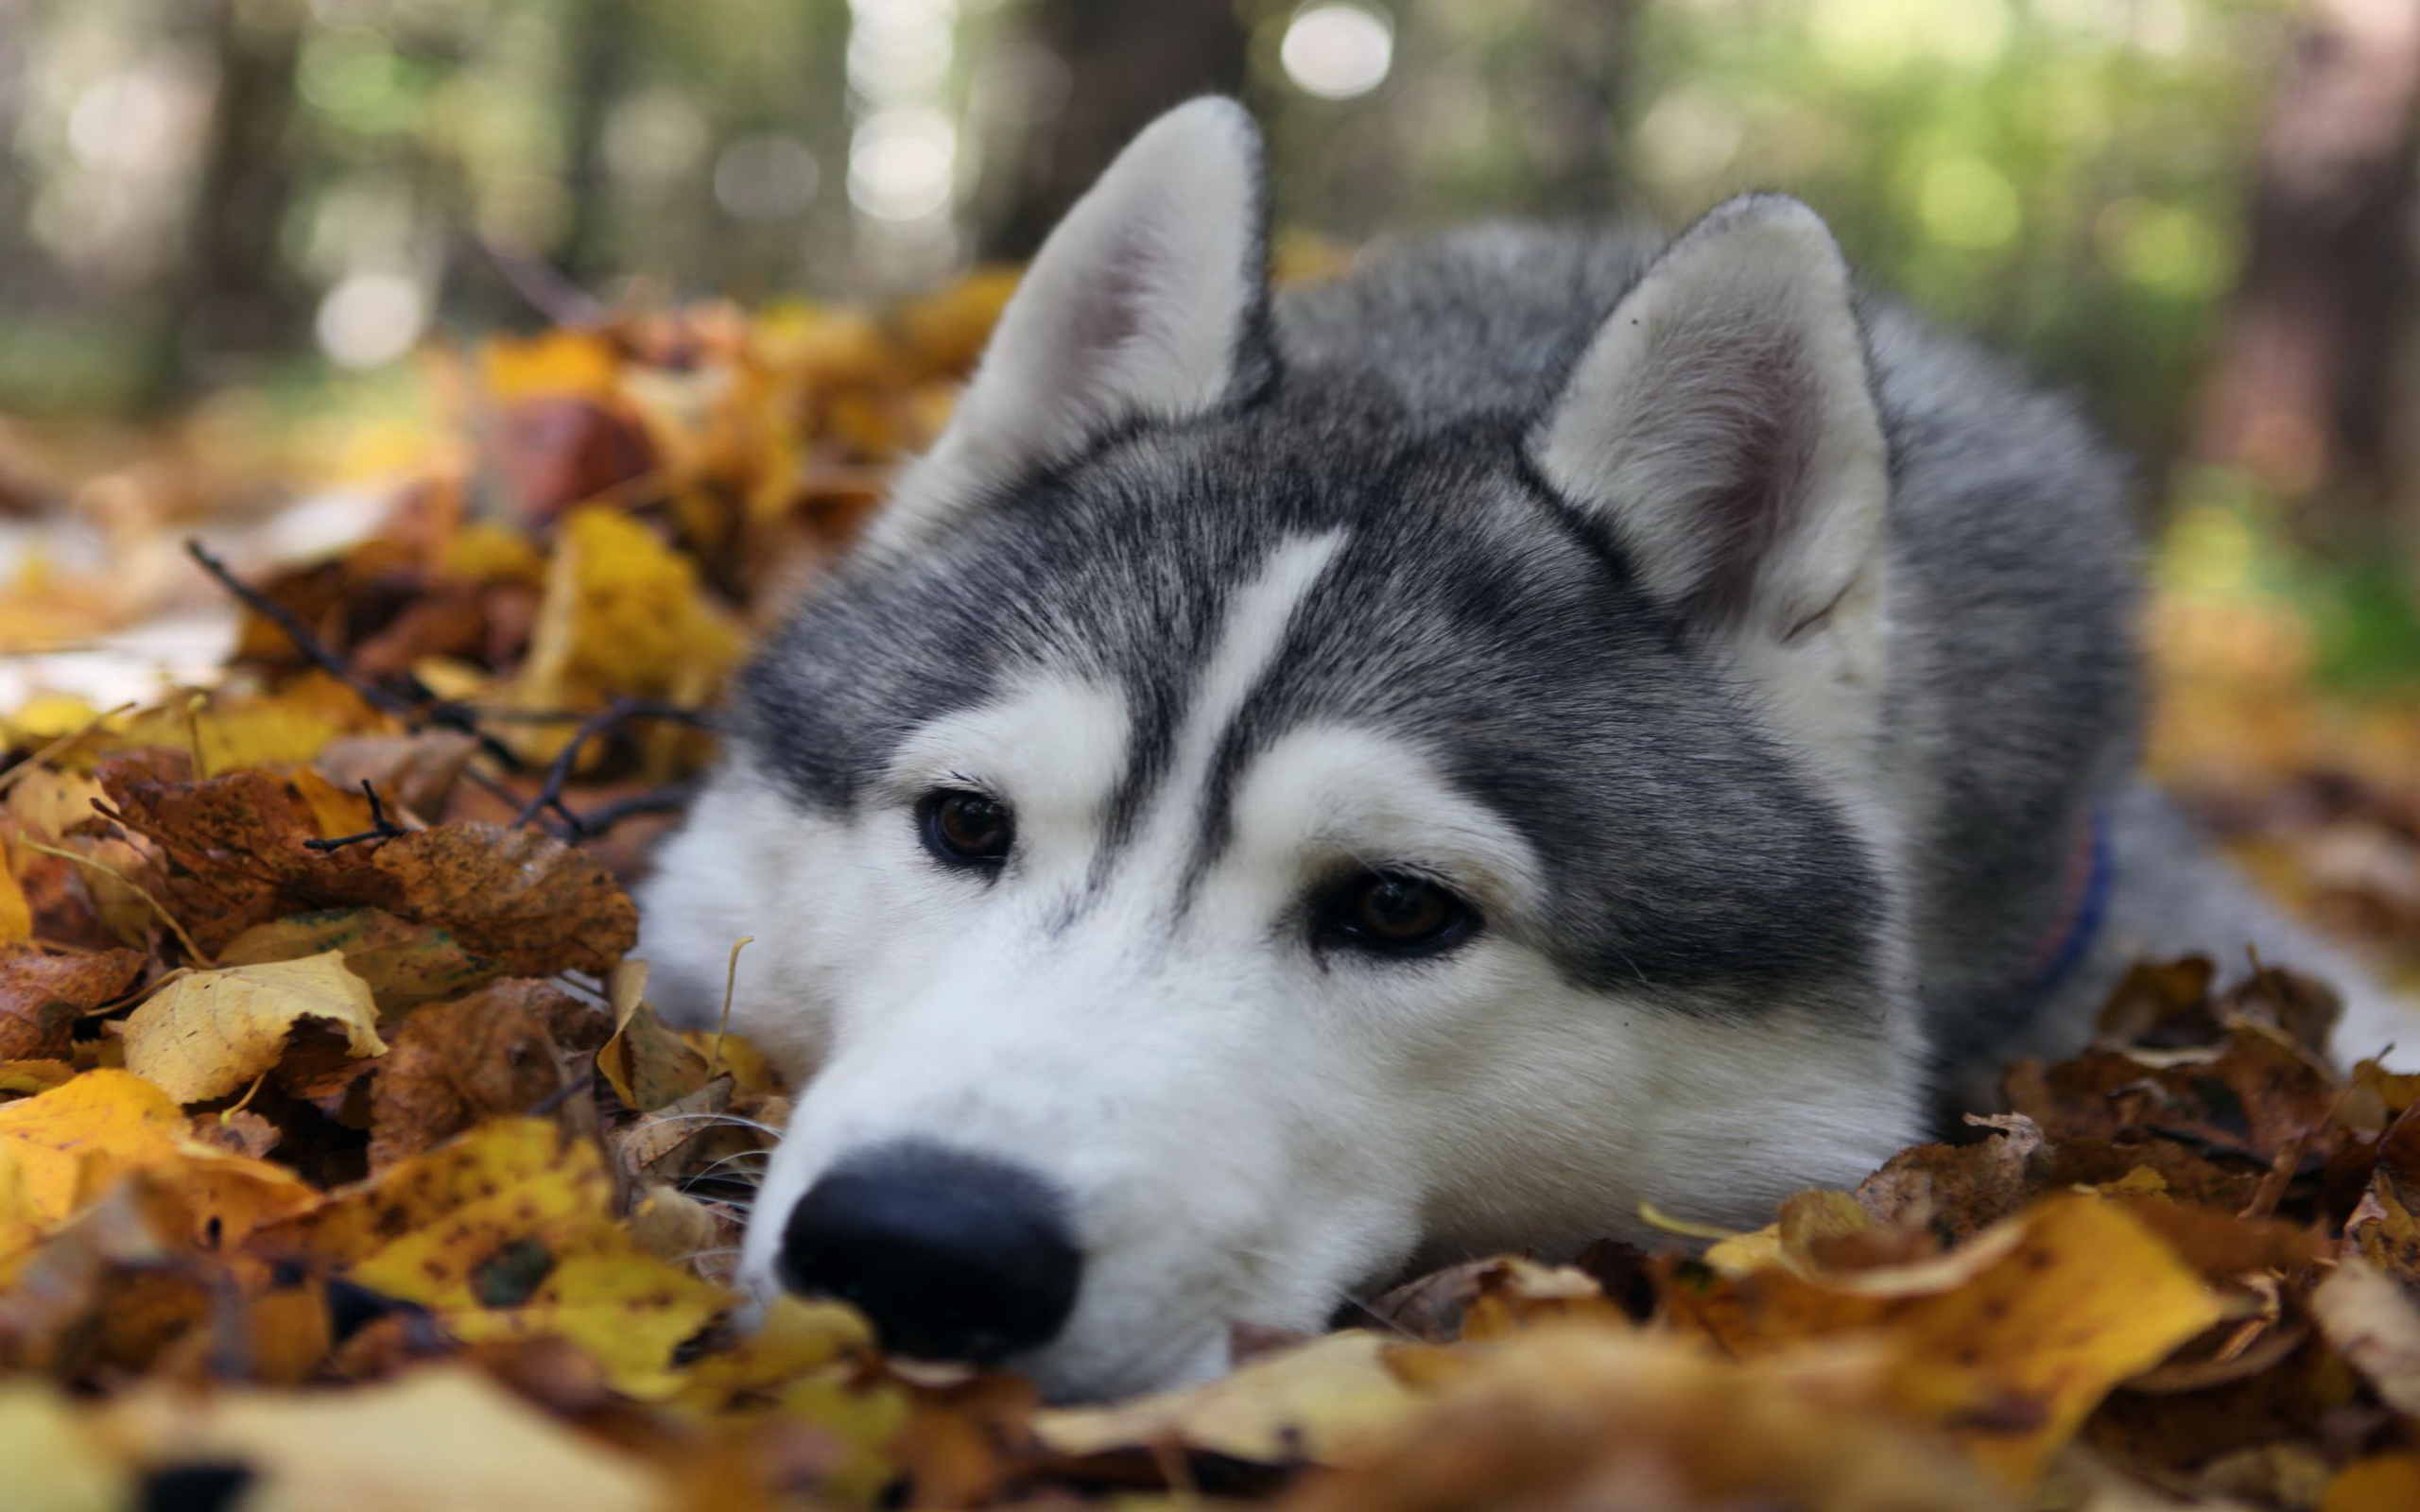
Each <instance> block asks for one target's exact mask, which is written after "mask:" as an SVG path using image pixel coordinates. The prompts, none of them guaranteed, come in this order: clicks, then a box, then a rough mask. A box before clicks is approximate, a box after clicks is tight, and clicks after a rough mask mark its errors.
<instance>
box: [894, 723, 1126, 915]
mask: <svg viewBox="0 0 2420 1512" xmlns="http://www.w3.org/2000/svg"><path fill="white" fill-rule="evenodd" d="M1130 722H1131V715H1130V714H1129V713H1128V710H1127V705H1126V697H1125V695H1123V694H1122V693H1120V692H1118V691H1117V690H1116V689H1115V688H1105V687H1102V686H1100V685H1099V684H1098V683H1092V682H1084V681H1080V680H1077V679H1067V678H1055V677H1044V676H1037V677H1034V678H1032V679H1028V680H1025V681H1022V682H1019V683H1015V684H1012V685H1011V688H1010V689H1009V691H1008V692H1007V693H1005V694H1003V695H1002V696H1000V697H998V698H996V699H994V701H992V702H990V703H986V704H982V705H979V706H977V707H976V708H973V709H967V710H961V711H959V712H958V713H952V714H946V715H944V716H942V718H940V719H937V720H935V721H933V722H932V723H931V724H928V725H926V726H925V727H924V728H923V729H922V730H917V731H916V732H915V733H914V734H912V735H910V736H908V739H907V740H906V741H904V742H902V743H901V745H900V747H899V750H898V752H897V754H896V755H894V756H893V757H892V759H891V763H890V770H889V772H888V774H887V775H886V777H885V779H884V781H883V783H882V788H881V791H882V794H883V798H884V799H885V801H886V803H887V804H888V805H889V806H892V807H899V808H905V807H907V806H908V805H910V804H912V803H914V802H915V801H916V799H919V798H921V797H923V796H924V795H925V794H926V793H928V792H930V791H932V790H933V789H935V788H938V787H956V786H961V785H964V784H966V783H968V782H972V783H974V784H976V785H977V786H978V787H980V788H982V789H983V790H985V791H986V792H989V793H991V794H992V795H993V796H994V797H996V798H998V799H1001V800H1002V801H1004V802H1006V803H1008V804H1009V805H1010V807H1011V810H1012V811H1013V812H1014V813H1015V815H1016V820H1017V835H1018V840H1017V843H1018V845H1019V847H1020V848H1021V850H1023V851H1024V852H1025V856H1026V864H1027V865H1028V866H1029V867H1032V866H1046V867H1048V868H1051V869H1057V868H1059V867H1060V866H1061V865H1063V864H1064V863H1066V862H1067V861H1069V860H1071V859H1073V860H1076V861H1079V862H1080V859H1081V857H1082V856H1083V855H1084V854H1086V853H1088V852H1089V851H1090V850H1091V846H1092V842H1093V839H1094V836H1095V834H1096V833H1097V831H1098V826H1099V824H1100V821H1101V816H1102V815H1103V814H1104V812H1105V811H1106V809H1107V806H1108V803H1109V796H1110V794H1111V793H1112V792H1113V791H1115V788H1116V785H1117V778H1118V773H1119V771H1120V770H1121V768H1122V767H1123V766H1124V765H1125V761H1126V748H1127V744H1128V739H1129V735H1128V726H1129V724H1130Z"/></svg>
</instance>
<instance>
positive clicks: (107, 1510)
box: [0, 1380, 135, 1512]
mask: <svg viewBox="0 0 2420 1512" xmlns="http://www.w3.org/2000/svg"><path fill="white" fill-rule="evenodd" d="M0 1465H6V1466H7V1467H9V1512H120V1509H122V1508H124V1507H127V1506H130V1505H132V1504H134V1501H135V1468H134V1466H133V1465H132V1464H130V1463H129V1462H128V1461H127V1460H125V1459H123V1458H121V1457H120V1456H119V1455H118V1454H116V1453H113V1452H112V1451H111V1449H110V1448H109V1447H107V1446H106V1445H105V1444H104V1442H103V1441H102V1438H101V1435H99V1434H97V1433H95V1431H94V1426H93V1424H92V1422H91V1421H90V1419H89V1417H86V1416H85V1415H83V1414H80V1413H79V1412H78V1410H77V1408H76V1405H75V1404H74V1403H72V1402H70V1401H69V1400H67V1399H66V1398H65V1397H64V1396H63V1395H61V1393H60V1392H59V1391H58V1390H57V1389H56V1388H55V1387H53V1386H51V1385H50V1384H49V1383H46V1382H42V1381H32V1380H16V1381H7V1382H0Z"/></svg>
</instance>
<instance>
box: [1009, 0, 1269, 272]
mask: <svg viewBox="0 0 2420 1512" xmlns="http://www.w3.org/2000/svg"><path fill="white" fill-rule="evenodd" d="M1026 29H1027V36H1028V38H1029V40H1030V41H1031V42H1033V43H1036V44H1038V45H1040V46H1042V47H1045V48H1047V49H1048V50H1049V51H1050V52H1051V53H1053V54H1055V55H1056V56H1057V57H1058V59H1059V60H1060V61H1061V62H1063V63H1064V64H1065V65H1066V67H1067V73H1068V80H1067V82H1068V88H1067V92H1066V103H1065V104H1064V105H1063V106H1062V107H1061V108H1060V109H1059V110H1058V111H1057V112H1054V113H1052V114H1051V115H1049V116H1047V117H1046V118H1045V119H1043V120H1040V121H1037V122H1035V123H1034V124H1033V126H1032V128H1031V129H1029V131H1028V133H1027V135H1026V139H1025V141H1024V142H1023V144H1021V146H1020V147H1019V148H1018V150H1017V154H1016V156H1015V158H1014V159H1013V160H1012V162H1011V163H1010V164H1009V165H1008V169H1007V177H1008V179H1009V180H1010V189H1009V191H1008V193H1006V194H1005V195H1003V196H1002V197H1001V199H1000V200H999V209H998V211H997V213H996V214H995V215H992V216H991V217H989V218H988V223H987V224H986V225H984V226H983V227H982V229H981V232H980V240H979V249H980V251H981V253H982V255H984V256H985V257H1007V258H1022V257H1028V256H1030V255H1031V254H1032V252H1033V249H1035V248H1037V247H1039V246H1041V245H1042V238H1043V237H1045V236H1046V235H1048V234H1049V232H1050V228H1051V227H1053V226H1055V225H1057V224H1058V223H1059V217H1060V216H1061V215H1064V214H1066V211H1067V207H1068V206H1069V205H1072V204H1074V203H1075V201H1076V198H1077V197H1078V196H1080V195H1081V194H1082V193H1083V192H1084V190H1085V189H1087V188H1089V187H1090V186H1091V184H1092V181H1093V180H1094V179H1096V178H1098V177H1099V175H1100V171H1101V169H1103V168H1105V167H1107V166H1108V165H1109V160H1110V159H1112V158H1114V157H1115V156H1116V155H1117V149H1118V148H1120V147H1122V146H1125V145H1126V142H1127V139H1128V138H1130V137H1132V135H1133V134H1134V133H1135V132H1136V131H1139V130H1141V129H1143V127H1144V126H1145V125H1146V124H1148V123H1149V122H1150V119H1151V118H1152V117H1153V116H1155V115H1157V114H1159V113H1160V112H1162V111H1165V110H1167V108H1168V107H1169V106H1171V105H1175V104H1178V103H1180V102H1182V101H1184V100H1186V99H1189V98H1191V97H1192V96H1193V95H1196V94H1205V93H1208V92H1211V91H1216V92H1218V93H1220V94H1236V93H1237V92H1238V91H1240V90H1241V89H1242V87H1243V81H1244V53H1245V41H1246V32H1245V28H1244V25H1243V22H1242V20H1241V19H1240V18H1239V17H1238V16H1237V15H1236V0H1153V3H1152V4H1150V5H1139V4H1136V3H1135V0H1034V3H1033V4H1032V5H1031V6H1030V7H1029V20H1028V23H1027V28H1026Z"/></svg>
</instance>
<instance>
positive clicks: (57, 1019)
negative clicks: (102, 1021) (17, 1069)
mask: <svg viewBox="0 0 2420 1512" xmlns="http://www.w3.org/2000/svg"><path fill="white" fill-rule="evenodd" d="M143 966H144V959H143V953H142V952H140V951H130V950H109V951H98V952H95V953H92V954H66V953H61V952H52V951H45V950H43V949H41V948H40V947H38V946H33V945H0V1060H40V1059H55V1058H58V1057H63V1056H65V1055H66V1054H67V1042H68V1038H69V1033H70V1031H71V1030H73V1029H74V1028H75V1026H76V1022H77V1021H78V1019H81V1018H83V1017H84V1016H85V1015H87V1014H89V1013H91V1012H93V1011H94V1010H95V1009H96V1008H98V1007H100V1006H101V1005H103V1004H105V1003H108V1002H110V1001H112V999H115V998H118V997H121V996H123V995H124V994H125V993H126V992H127V991H128V989H130V988H132V987H133V986H134V982H135V978H137V977H139V976H141V975H142V974H143Z"/></svg>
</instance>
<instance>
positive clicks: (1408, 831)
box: [1201, 726, 1542, 914]
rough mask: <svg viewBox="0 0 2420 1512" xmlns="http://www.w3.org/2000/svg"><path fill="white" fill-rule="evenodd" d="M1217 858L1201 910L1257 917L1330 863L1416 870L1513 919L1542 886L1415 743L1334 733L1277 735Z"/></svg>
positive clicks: (1506, 835)
mask: <svg viewBox="0 0 2420 1512" xmlns="http://www.w3.org/2000/svg"><path fill="white" fill-rule="evenodd" d="M1229 833H1230V841H1229V846H1228V850H1227V853H1226V855H1225V856H1224V857H1223V858H1222V859H1221V860H1220V862H1219V865H1218V866H1217V867H1216V868H1213V870H1212V873H1211V875H1210V876H1209V878H1207V879H1206V880H1205V883H1204V885H1203V888H1202V893H1201V907H1202V908H1203V909H1204V910H1207V911H1225V910H1252V911H1254V912H1259V913H1265V912H1266V911H1267V908H1268V900H1269V897H1270V896H1271V893H1272V891H1275V890H1278V889H1284V890H1285V891H1287V892H1292V891H1297V890H1299V889H1300V888H1301V887H1302V886H1304V885H1306V884H1307V883H1310V882H1314V881H1316V880H1317V879H1318V877H1319V874H1320V873H1322V872H1323V871H1332V870H1334V869H1336V868H1337V866H1338V864H1339V863H1340V862H1342V863H1346V864H1350V865H1357V866H1360V867H1363V868H1369V869H1373V870H1376V869H1400V870H1408V871H1412V872H1416V873H1418V874H1421V875H1424V876H1427V877H1430V878H1432V879H1434V880H1435V881H1437V882H1439V883H1441V884H1443V885H1446V886H1448V887H1450V888H1452V889H1453V890H1455V891H1457V892H1459V893H1461V894H1463V895H1464V896H1465V897H1467V898H1468V899H1469V900H1470V902H1473V903H1475V904H1477V905H1478V907H1479V909H1480V910H1481V911H1482V912H1494V913H1498V914H1500V913H1503V912H1505V911H1508V910H1510V911H1520V910H1523V909H1527V908H1530V907H1532V906H1533V905H1534V903H1535V902H1536V900H1537V898H1538V896H1539V893H1540V889H1541V875H1542V873H1541V868H1540V867H1539V864H1538V859H1537V856H1536V854H1535V853H1534V852H1533V851H1531V850H1530V845H1529V843H1528V842H1527V841H1526V840H1524V839H1522V837H1521V836H1520V834H1519V833H1516V832H1515V831H1514V830H1513V828H1512V826H1510V825H1509V824H1507V823H1505V822H1504V820H1503V819H1501V818H1499V817H1498V816H1496V815H1495V813H1494V812H1493V811H1491V810H1490V809H1488V808H1487V807H1486V806H1485V805H1483V804H1480V803H1478V802H1476V801H1474V800H1473V799H1470V798H1469V797H1468V796H1467V795H1465V794H1463V793H1462V792H1461V790H1460V789H1458V788H1457V787H1455V786H1454V784H1453V783H1452V782H1448V781H1447V780H1446V778H1445V775H1444V774H1443V772H1442V771H1440V770H1439V769H1438V768H1437V766H1436V765H1435V764H1434V763H1433V762H1431V761H1430V760H1429V759H1428V757H1427V756H1426V754H1424V753H1423V752H1422V751H1421V750H1420V749H1419V748H1418V747H1415V746H1412V745H1410V744H1409V743H1407V742H1405V741H1404V740H1402V739H1400V738H1397V737H1391V736H1387V735H1382V734H1379V733H1377V732H1375V731H1372V730H1356V729H1352V728H1348V727H1340V726H1310V727H1306V728H1303V729H1299V730H1289V731H1288V732H1287V733H1286V734H1284V735H1282V736H1280V737H1279V738H1278V739H1277V741H1276V742H1275V743H1274V744H1272V745H1271V747H1269V749H1268V750H1266V751H1264V752H1262V753H1261V754H1260V755H1259V756H1257V757H1255V758H1253V761H1252V762H1251V764H1250V765H1248V766H1247V767H1246V768H1245V769H1244V772H1243V774H1242V779H1241V781H1240V782H1237V783H1236V799H1235V807H1234V809H1233V811H1232V816H1231V824H1230V830H1229Z"/></svg>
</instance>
